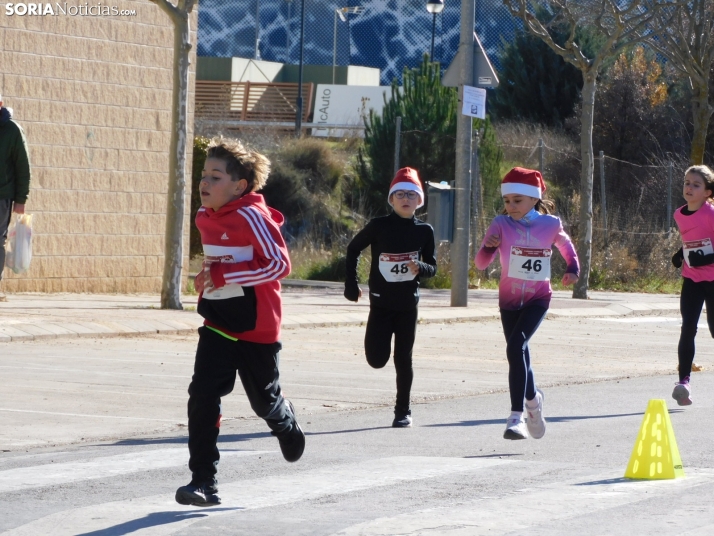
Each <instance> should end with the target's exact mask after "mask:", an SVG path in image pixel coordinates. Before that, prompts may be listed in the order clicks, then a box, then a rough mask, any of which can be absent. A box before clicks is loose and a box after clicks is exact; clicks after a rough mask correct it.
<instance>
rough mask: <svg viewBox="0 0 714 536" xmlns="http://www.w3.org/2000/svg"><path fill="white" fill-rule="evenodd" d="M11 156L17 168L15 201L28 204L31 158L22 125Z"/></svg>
mask: <svg viewBox="0 0 714 536" xmlns="http://www.w3.org/2000/svg"><path fill="white" fill-rule="evenodd" d="M11 155H12V159H13V165H14V168H15V198H14V199H13V201H14V202H15V203H17V204H19V205H24V204H25V203H26V202H27V197H28V196H29V195H30V158H29V157H28V155H27V141H26V140H25V133H24V132H23V131H22V128H21V127H20V125H17V135H16V137H15V140H14V143H13V146H12V149H11Z"/></svg>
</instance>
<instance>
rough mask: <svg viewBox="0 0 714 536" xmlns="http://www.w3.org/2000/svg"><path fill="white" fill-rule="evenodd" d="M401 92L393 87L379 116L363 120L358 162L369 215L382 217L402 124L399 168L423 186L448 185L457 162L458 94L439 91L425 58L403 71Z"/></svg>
mask: <svg viewBox="0 0 714 536" xmlns="http://www.w3.org/2000/svg"><path fill="white" fill-rule="evenodd" d="M402 80H403V86H402V87H401V88H400V87H399V86H398V85H397V81H396V80H394V81H393V82H392V88H391V93H392V97H391V100H390V99H387V97H386V95H385V106H384V108H383V110H382V114H381V115H377V114H376V113H374V111H373V110H371V111H370V114H369V118H367V119H366V120H365V127H366V128H365V140H364V146H363V147H362V148H361V149H360V151H359V155H358V162H357V172H358V175H359V184H360V190H361V191H360V194H361V196H362V200H363V202H364V206H365V209H366V210H367V212H368V213H372V214H384V213H385V212H386V211H387V209H388V205H387V193H388V192H389V184H390V183H391V182H392V178H393V176H394V138H395V134H396V120H397V117H401V118H402V139H401V144H400V151H399V165H400V167H405V166H409V167H412V168H414V169H416V170H417V171H418V172H419V177H420V178H421V179H422V181H423V182H426V181H434V182H439V181H442V180H452V179H453V177H454V166H455V159H456V152H455V151H456V149H455V139H456V113H457V93H456V90H455V89H454V88H449V87H443V86H442V85H441V77H440V75H439V66H438V64H436V63H431V62H429V60H428V56H426V55H425V56H424V60H423V61H422V63H421V65H420V66H419V67H418V68H415V69H406V68H405V69H404V74H403V78H402Z"/></svg>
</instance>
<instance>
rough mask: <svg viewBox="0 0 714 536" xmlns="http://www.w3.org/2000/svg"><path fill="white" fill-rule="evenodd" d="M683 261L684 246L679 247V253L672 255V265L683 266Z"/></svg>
mask: <svg viewBox="0 0 714 536" xmlns="http://www.w3.org/2000/svg"><path fill="white" fill-rule="evenodd" d="M682 262H684V250H683V249H682V248H679V250H678V251H677V253H675V254H674V255H672V265H673V266H674V267H675V268H681V267H682Z"/></svg>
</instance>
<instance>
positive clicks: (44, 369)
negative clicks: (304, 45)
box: [0, 365, 191, 379]
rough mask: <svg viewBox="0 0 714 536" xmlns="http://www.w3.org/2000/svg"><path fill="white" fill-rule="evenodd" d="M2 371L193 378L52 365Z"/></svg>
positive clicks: (13, 367)
mask: <svg viewBox="0 0 714 536" xmlns="http://www.w3.org/2000/svg"><path fill="white" fill-rule="evenodd" d="M0 368H2V369H13V370H22V371H25V370H39V371H40V372H53V373H55V372H79V373H81V374H94V375H96V376H132V377H133V378H183V379H186V378H191V374H190V373H187V374H145V373H143V372H116V371H112V372H104V371H102V370H89V369H68V368H62V367H55V366H51V365H47V366H42V367H40V366H37V365H35V366H22V365H0Z"/></svg>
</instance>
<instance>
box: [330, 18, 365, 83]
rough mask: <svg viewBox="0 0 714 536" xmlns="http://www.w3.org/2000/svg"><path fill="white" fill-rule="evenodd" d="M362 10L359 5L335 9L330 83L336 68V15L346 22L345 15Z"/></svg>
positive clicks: (333, 79)
mask: <svg viewBox="0 0 714 536" xmlns="http://www.w3.org/2000/svg"><path fill="white" fill-rule="evenodd" d="M363 11H364V8H363V7H361V6H356V7H338V8H337V9H335V26H334V29H333V31H332V83H333V84H334V83H335V69H336V68H337V17H340V20H341V21H342V22H347V17H346V16H345V15H350V14H352V15H359V14H360V13H362V12H363Z"/></svg>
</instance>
